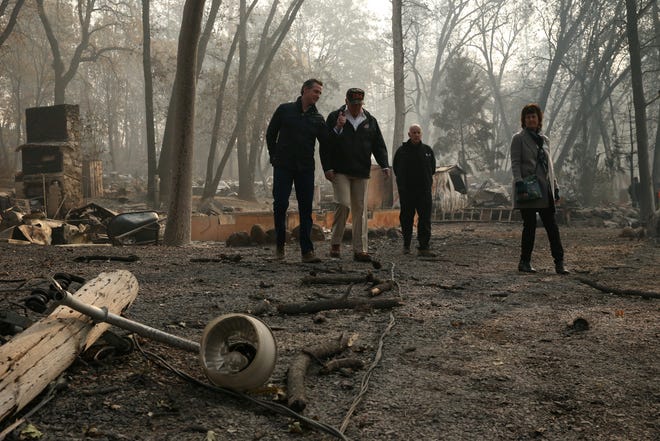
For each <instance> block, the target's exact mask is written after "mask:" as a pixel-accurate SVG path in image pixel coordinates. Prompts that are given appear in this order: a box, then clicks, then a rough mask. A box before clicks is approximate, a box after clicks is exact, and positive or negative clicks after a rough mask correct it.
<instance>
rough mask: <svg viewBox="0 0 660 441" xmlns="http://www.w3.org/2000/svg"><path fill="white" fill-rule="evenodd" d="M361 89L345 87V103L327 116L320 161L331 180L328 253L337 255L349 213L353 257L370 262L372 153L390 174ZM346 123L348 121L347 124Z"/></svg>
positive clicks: (383, 147)
mask: <svg viewBox="0 0 660 441" xmlns="http://www.w3.org/2000/svg"><path fill="white" fill-rule="evenodd" d="M363 100H364V90H362V89H358V88H352V89H348V91H347V92H346V104H345V105H343V106H342V107H341V108H340V109H339V110H335V111H334V112H332V113H330V115H328V119H327V121H326V124H327V126H328V128H329V129H330V139H329V142H328V144H327V145H325V146H324V145H321V148H320V153H321V164H322V165H323V171H324V172H325V177H326V178H327V179H328V180H329V181H331V182H332V188H333V190H334V196H335V202H336V204H337V207H336V209H335V216H334V220H333V222H332V238H331V239H330V245H331V248H330V256H331V257H339V256H340V248H341V241H342V238H343V236H344V229H345V228H346V220H347V219H348V214H349V213H352V214H351V216H352V223H353V259H354V260H356V261H359V262H369V261H371V257H370V256H369V253H368V252H367V249H368V248H367V246H368V242H367V231H368V230H367V185H368V183H369V175H370V173H371V155H373V156H374V158H376V162H377V163H378V165H380V167H381V168H382V171H383V173H384V174H385V177H386V178H388V177H389V176H390V167H389V160H388V157H387V146H386V145H385V140H384V139H383V135H382V133H381V131H380V127H378V121H376V118H374V117H373V116H372V115H371V114H370V113H369V112H367V111H366V110H364V109H363V108H362V104H363ZM347 122H348V124H346V123H347Z"/></svg>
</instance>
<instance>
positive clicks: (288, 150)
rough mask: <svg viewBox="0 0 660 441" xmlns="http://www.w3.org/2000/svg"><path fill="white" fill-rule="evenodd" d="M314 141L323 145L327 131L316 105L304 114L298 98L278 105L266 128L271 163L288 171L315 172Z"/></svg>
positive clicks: (326, 137)
mask: <svg viewBox="0 0 660 441" xmlns="http://www.w3.org/2000/svg"><path fill="white" fill-rule="evenodd" d="M317 139H318V140H319V144H320V145H323V144H324V143H326V142H327V139H328V129H327V127H326V125H325V121H323V115H321V114H320V113H319V112H318V110H316V106H314V105H312V106H310V108H309V109H307V112H303V111H302V100H301V99H300V97H298V99H297V100H296V101H295V102H293V103H284V104H281V105H280V106H279V107H278V108H277V109H276V110H275V113H273V117H272V118H271V120H270V123H269V124H268V129H266V144H267V145H268V155H269V157H270V163H271V164H272V165H273V167H282V168H287V169H290V170H310V169H311V170H314V165H315V164H314V144H315V143H316V140H317Z"/></svg>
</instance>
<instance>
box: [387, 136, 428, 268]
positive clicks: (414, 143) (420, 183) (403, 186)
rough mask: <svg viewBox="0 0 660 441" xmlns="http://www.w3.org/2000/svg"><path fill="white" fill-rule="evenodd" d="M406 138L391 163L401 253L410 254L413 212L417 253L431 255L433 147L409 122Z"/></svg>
mask: <svg viewBox="0 0 660 441" xmlns="http://www.w3.org/2000/svg"><path fill="white" fill-rule="evenodd" d="M408 138H409V139H408V141H406V142H404V143H403V145H401V147H399V148H398V149H397V151H396V153H395V154H394V160H393V161H392V165H393V168H394V174H395V175H396V186H397V188H398V189H399V202H400V204H401V210H400V212H399V221H400V222H401V232H402V233H403V253H404V254H410V242H411V241H412V232H413V222H414V220H415V212H417V240H418V242H419V248H418V249H417V254H418V255H420V256H427V257H433V256H434V254H433V253H432V252H431V251H430V250H429V242H430V240H431V211H432V206H433V190H432V188H433V174H434V173H435V155H434V154H433V149H431V147H429V146H428V145H426V144H424V143H423V142H422V128H421V127H420V126H419V125H418V124H413V125H411V126H410V128H409V129H408Z"/></svg>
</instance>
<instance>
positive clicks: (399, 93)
mask: <svg viewBox="0 0 660 441" xmlns="http://www.w3.org/2000/svg"><path fill="white" fill-rule="evenodd" d="M402 3H403V1H402V0H392V50H393V56H394V57H393V59H394V66H393V67H394V136H393V137H392V154H394V152H395V151H396V149H398V148H399V146H400V145H401V143H402V142H403V132H404V131H405V127H404V126H405V124H406V97H405V93H406V91H405V75H404V72H403V67H404V52H403V51H404V49H403V25H402V21H403V8H402Z"/></svg>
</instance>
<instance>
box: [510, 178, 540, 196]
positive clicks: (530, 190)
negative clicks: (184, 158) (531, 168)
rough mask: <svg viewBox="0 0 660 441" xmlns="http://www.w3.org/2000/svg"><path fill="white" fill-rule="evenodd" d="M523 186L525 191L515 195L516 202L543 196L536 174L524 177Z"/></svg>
mask: <svg viewBox="0 0 660 441" xmlns="http://www.w3.org/2000/svg"><path fill="white" fill-rule="evenodd" d="M523 187H524V189H525V191H523V192H522V193H518V194H517V195H516V200H517V201H518V202H527V201H534V200H536V199H541V198H542V197H543V196H542V195H541V184H539V180H538V178H537V177H536V175H529V176H527V177H526V178H524V179H523Z"/></svg>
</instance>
